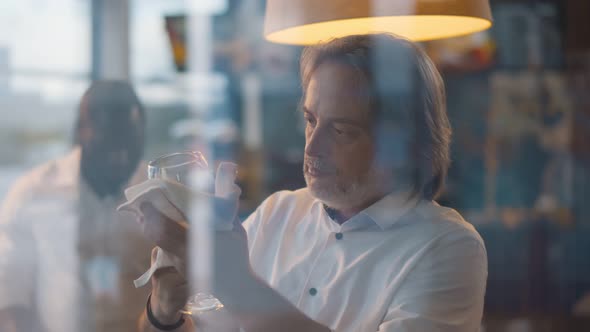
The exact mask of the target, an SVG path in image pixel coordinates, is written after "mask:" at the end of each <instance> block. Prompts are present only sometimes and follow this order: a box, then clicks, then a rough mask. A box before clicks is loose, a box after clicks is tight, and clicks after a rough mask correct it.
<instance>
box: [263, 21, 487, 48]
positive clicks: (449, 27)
mask: <svg viewBox="0 0 590 332" xmlns="http://www.w3.org/2000/svg"><path fill="white" fill-rule="evenodd" d="M491 25H492V23H491V22H490V21H489V20H487V19H483V18H477V17H468V16H448V15H413V16H410V15H408V16H387V17H383V16H382V17H365V18H355V19H345V20H337V21H327V22H322V23H313V24H306V25H301V26H296V27H293V28H287V29H284V30H279V31H276V32H272V33H270V34H268V35H267V36H266V39H267V40H268V41H271V42H275V43H282V44H296V45H310V44H315V43H321V42H327V41H329V40H330V39H333V38H339V37H344V36H349V35H357V34H367V33H378V32H388V33H393V34H395V35H398V36H401V37H405V38H407V39H410V40H414V41H423V40H432V39H440V38H446V37H453V36H461V35H466V34H470V33H473V32H478V31H482V30H485V29H488V28H489V27H490V26H491Z"/></svg>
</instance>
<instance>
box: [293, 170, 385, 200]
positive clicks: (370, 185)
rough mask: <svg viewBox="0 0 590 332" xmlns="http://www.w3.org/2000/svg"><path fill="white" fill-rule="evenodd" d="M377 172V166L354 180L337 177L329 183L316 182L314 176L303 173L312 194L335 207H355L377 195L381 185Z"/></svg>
mask: <svg viewBox="0 0 590 332" xmlns="http://www.w3.org/2000/svg"><path fill="white" fill-rule="evenodd" d="M377 174H378V173H377V171H376V169H375V167H371V168H370V169H369V170H368V171H367V173H365V174H363V175H361V176H359V177H358V178H356V179H354V180H353V181H347V182H344V181H338V180H340V179H335V180H334V181H333V182H331V183H329V184H328V183H326V184H319V183H318V184H314V183H313V182H314V179H313V177H311V176H310V175H308V174H306V173H305V172H304V173H303V175H304V177H305V183H306V184H307V188H308V189H309V191H310V193H311V195H312V196H313V197H315V198H316V199H318V200H320V201H321V202H322V203H324V204H325V205H327V206H328V207H330V208H333V209H350V208H354V207H357V206H359V205H362V204H363V203H364V202H366V201H367V200H369V199H372V198H373V197H375V195H377V193H378V192H379V191H380V190H379V189H380V187H381V184H380V182H379V179H378V178H380V177H379V176H378V175H377ZM315 181H317V180H315ZM324 181H325V180H324Z"/></svg>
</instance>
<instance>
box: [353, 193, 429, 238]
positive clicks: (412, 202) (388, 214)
mask: <svg viewBox="0 0 590 332" xmlns="http://www.w3.org/2000/svg"><path fill="white" fill-rule="evenodd" d="M419 202H420V198H411V197H410V193H409V192H407V191H399V192H392V193H390V194H388V195H386V196H385V197H383V198H381V199H380V200H378V201H377V202H375V203H374V204H373V205H371V206H369V207H368V208H366V209H365V210H363V211H361V213H359V214H361V215H363V216H366V217H368V218H370V219H371V220H373V222H374V223H375V224H377V226H379V228H381V230H384V229H386V228H389V227H390V226H391V225H393V224H394V223H396V222H397V221H398V220H399V219H400V218H401V217H402V216H404V215H405V214H406V213H408V212H409V211H410V210H412V209H413V208H414V207H416V205H418V203H419Z"/></svg>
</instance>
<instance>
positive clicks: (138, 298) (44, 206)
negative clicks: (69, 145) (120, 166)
mask: <svg viewBox="0 0 590 332" xmlns="http://www.w3.org/2000/svg"><path fill="white" fill-rule="evenodd" d="M79 164H80V149H79V148H76V149H74V150H72V152H71V153H69V154H68V155H66V156H64V157H63V158H60V159H57V160H54V161H50V162H48V163H46V164H44V165H41V166H39V167H37V168H35V169H34V170H32V171H31V172H29V173H27V174H25V175H24V176H23V177H21V178H20V179H19V180H18V181H17V183H16V185H15V186H14V187H13V189H12V190H11V192H10V193H9V194H8V196H7V198H6V200H5V201H4V202H3V204H2V208H1V209H0V309H4V308H8V307H24V308H29V309H31V310H36V311H37V312H38V314H39V318H40V320H41V323H42V324H43V325H44V326H45V328H47V330H48V331H49V332H53V331H56V332H57V331H60V332H62V331H65V332H69V331H102V330H104V331H128V330H129V329H130V328H132V327H134V326H135V325H136V324H135V323H136V321H137V318H138V317H139V315H140V313H141V311H142V310H143V308H144V306H145V299H146V298H147V290H146V289H135V288H134V287H133V282H132V281H133V279H134V278H136V277H137V276H138V275H140V274H141V272H143V271H144V270H145V269H146V268H147V267H148V266H149V252H150V248H151V245H150V244H149V242H148V241H147V240H145V239H144V237H143V236H142V233H141V229H140V227H139V226H138V224H137V223H136V222H135V221H134V217H133V216H131V215H125V214H121V213H116V211H115V208H116V207H117V205H118V204H119V203H120V202H119V201H118V200H117V198H115V197H105V198H102V199H101V198H99V197H97V196H96V195H95V194H94V193H93V192H92V191H91V190H90V189H89V188H88V186H87V185H86V184H84V182H83V181H81V180H80V172H79ZM140 177H141V176H138V178H140ZM133 181H134V180H132V182H133Z"/></svg>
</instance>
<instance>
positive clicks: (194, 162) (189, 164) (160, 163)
mask: <svg viewBox="0 0 590 332" xmlns="http://www.w3.org/2000/svg"><path fill="white" fill-rule="evenodd" d="M207 169H208V165H207V160H206V159H205V157H204V156H203V154H201V153H200V152H198V151H185V152H178V153H172V154H168V155H164V156H161V157H158V158H156V159H154V160H152V161H150V162H149V163H148V178H150V179H157V178H159V179H164V180H168V181H176V182H178V183H182V184H184V185H186V186H189V185H190V184H191V181H190V176H191V172H193V171H195V170H207ZM220 308H223V304H221V302H220V301H219V300H218V299H217V298H215V297H214V296H213V295H210V294H207V293H197V294H195V295H193V296H191V297H189V300H188V301H187V303H186V305H185V307H184V308H183V309H182V310H181V312H182V313H183V314H188V315H192V314H195V313H199V312H203V311H209V310H217V309H220Z"/></svg>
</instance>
